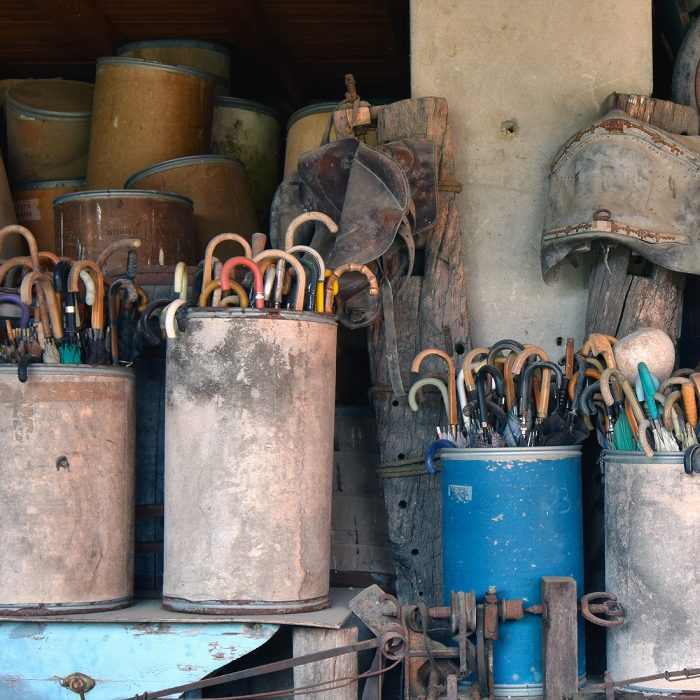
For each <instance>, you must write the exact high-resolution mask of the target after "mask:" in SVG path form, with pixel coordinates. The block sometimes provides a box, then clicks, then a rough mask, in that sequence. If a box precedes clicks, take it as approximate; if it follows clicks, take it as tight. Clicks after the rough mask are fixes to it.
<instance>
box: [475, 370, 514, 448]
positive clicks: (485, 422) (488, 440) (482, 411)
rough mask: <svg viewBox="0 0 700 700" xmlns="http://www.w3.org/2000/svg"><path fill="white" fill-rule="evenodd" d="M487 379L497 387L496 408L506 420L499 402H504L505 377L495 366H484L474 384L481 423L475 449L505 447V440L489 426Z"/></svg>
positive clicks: (477, 374)
mask: <svg viewBox="0 0 700 700" xmlns="http://www.w3.org/2000/svg"><path fill="white" fill-rule="evenodd" d="M486 377H490V378H491V379H492V380H493V382H494V385H495V389H496V396H497V398H498V401H497V402H496V403H495V406H496V408H498V409H500V412H501V414H502V415H503V418H504V419H505V414H504V413H503V409H502V408H501V407H500V406H499V403H498V402H499V401H503V394H504V387H503V376H502V375H501V373H500V372H499V371H498V369H496V367H495V366H494V365H489V364H486V365H484V366H483V367H482V368H481V369H480V370H479V371H478V372H477V373H476V375H475V377H474V383H475V385H476V398H477V405H478V410H479V418H480V423H479V425H478V427H477V435H476V444H475V447H481V446H484V445H487V446H489V447H504V446H505V444H506V443H505V440H504V439H503V437H502V436H501V435H500V434H499V433H498V431H497V430H494V429H493V427H492V426H491V425H490V424H489V416H488V406H487V401H486Z"/></svg>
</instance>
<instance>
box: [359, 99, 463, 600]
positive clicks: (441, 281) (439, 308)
mask: <svg viewBox="0 0 700 700" xmlns="http://www.w3.org/2000/svg"><path fill="white" fill-rule="evenodd" d="M377 136H378V140H379V142H380V143H386V142H388V141H394V140H396V139H401V138H409V137H412V138H427V139H429V140H430V141H432V142H433V143H434V144H435V148H436V166H437V173H438V182H439V192H438V217H437V221H436V223H435V225H434V226H433V227H432V228H431V229H430V230H429V231H428V232H427V233H426V234H425V235H421V238H420V240H417V241H416V243H417V247H418V248H419V250H420V249H422V250H423V253H424V257H425V265H424V268H423V273H422V276H421V275H414V276H413V277H411V278H410V279H409V280H408V283H407V285H406V288H405V291H404V292H403V294H402V295H401V296H400V297H399V298H398V299H396V301H395V304H394V315H395V320H396V324H395V325H396V339H397V346H398V354H399V368H400V371H401V379H402V382H403V386H404V388H405V389H406V391H407V390H408V387H410V385H411V384H412V382H413V381H414V380H415V376H412V375H411V372H410V367H411V362H412V361H413V358H414V357H415V356H416V355H417V354H418V352H420V351H421V350H423V349H424V348H427V347H437V348H440V349H442V350H444V351H445V352H447V353H448V354H449V355H450V356H452V357H453V358H454V360H455V363H456V364H457V365H458V366H459V365H460V364H461V357H462V355H463V353H464V352H465V351H466V350H468V349H469V322H468V314H467V297H466V280H465V273H464V263H463V259H462V236H461V229H460V224H459V213H458V211H457V204H456V202H455V193H456V192H458V191H459V184H458V183H456V182H454V170H455V168H454V152H453V147H452V142H451V135H450V128H449V125H448V121H447V101H446V100H445V99H443V98H437V97H425V98H421V99H414V100H404V101H402V102H395V103H393V104H390V105H386V106H385V107H383V108H382V110H381V112H380V115H379V118H378V128H377ZM368 344H369V355H370V370H371V380H372V386H373V390H372V403H373V407H374V412H375V416H376V419H377V436H378V441H379V448H380V458H381V460H382V462H383V463H394V462H401V461H402V460H410V459H411V458H416V457H421V456H422V455H423V454H424V451H425V449H426V448H427V446H428V445H429V444H430V443H431V442H432V441H433V440H434V439H436V434H435V426H437V425H440V424H441V423H444V419H443V418H442V417H441V416H442V409H441V404H440V402H439V399H438V398H437V397H434V396H430V397H427V399H426V401H424V402H423V403H422V404H421V409H420V411H418V412H417V413H413V412H412V411H411V409H410V407H409V405H408V402H407V400H406V397H405V396H401V397H395V396H394V395H393V392H392V390H391V381H390V376H389V363H388V359H387V346H386V328H385V324H384V323H383V320H382V319H381V318H379V319H378V320H377V321H375V323H374V324H373V326H372V327H371V328H370V333H369V337H368ZM425 365H426V366H425V369H423V368H421V370H422V372H425V373H430V372H444V371H445V367H444V363H442V365H441V364H440V363H438V362H435V361H434V360H432V359H430V358H429V360H428V361H426V363H425ZM383 491H384V502H385V505H386V509H387V520H388V524H389V539H390V542H391V546H392V552H393V555H394V561H395V563H396V566H397V582H396V588H397V595H398V598H399V600H400V601H401V602H402V603H406V602H417V601H420V600H422V601H424V602H425V603H427V604H428V605H441V604H442V602H443V601H442V541H441V536H440V534H441V517H442V515H441V512H442V511H441V507H440V484H439V480H438V478H437V477H429V476H426V475H425V474H423V475H419V474H416V475H412V476H398V477H396V478H390V479H389V478H387V479H383Z"/></svg>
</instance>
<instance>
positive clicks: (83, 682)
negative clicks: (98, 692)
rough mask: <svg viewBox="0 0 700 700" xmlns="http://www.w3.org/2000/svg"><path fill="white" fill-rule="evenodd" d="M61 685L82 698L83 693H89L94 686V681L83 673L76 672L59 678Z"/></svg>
mask: <svg viewBox="0 0 700 700" xmlns="http://www.w3.org/2000/svg"><path fill="white" fill-rule="evenodd" d="M61 685H62V686H63V687H64V688H68V690H72V691H73V692H74V693H76V694H77V695H80V698H81V700H83V699H84V698H85V693H89V692H90V691H91V690H92V689H93V688H94V687H95V681H94V680H93V679H92V678H90V676H86V675H85V674H84V673H78V672H76V673H71V674H70V675H69V676H66V677H65V678H61Z"/></svg>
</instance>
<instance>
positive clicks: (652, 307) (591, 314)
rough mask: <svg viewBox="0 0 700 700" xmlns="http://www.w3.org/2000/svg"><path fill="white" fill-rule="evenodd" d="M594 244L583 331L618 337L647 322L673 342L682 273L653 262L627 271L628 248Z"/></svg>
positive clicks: (678, 327)
mask: <svg viewBox="0 0 700 700" xmlns="http://www.w3.org/2000/svg"><path fill="white" fill-rule="evenodd" d="M596 248H597V257H596V262H595V264H594V266H593V270H592V272H591V276H590V282H589V286H588V309H587V312H586V335H588V334H590V333H594V332H595V333H606V334H608V335H614V336H616V337H618V338H621V337H623V336H625V335H627V334H628V333H632V332H633V331H635V330H637V328H642V327H645V326H650V327H652V328H660V329H661V330H663V331H665V332H666V333H667V334H668V335H669V336H670V338H671V340H673V342H674V343H675V342H676V341H677V340H678V336H679V335H680V331H681V321H682V315H683V291H684V289H685V275H684V274H683V273H681V272H673V271H672V270H667V269H665V268H663V267H659V266H658V265H654V264H653V263H648V264H647V265H644V266H643V268H644V269H643V270H641V271H639V272H638V273H635V272H634V271H630V258H631V256H632V251H631V250H630V249H629V248H625V247H623V246H614V245H613V246H611V245H603V244H596ZM640 272H641V274H640Z"/></svg>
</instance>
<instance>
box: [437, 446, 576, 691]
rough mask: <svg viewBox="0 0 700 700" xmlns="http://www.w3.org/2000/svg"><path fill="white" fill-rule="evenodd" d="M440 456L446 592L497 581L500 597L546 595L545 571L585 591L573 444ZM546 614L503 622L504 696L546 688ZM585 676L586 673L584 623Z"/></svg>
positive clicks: (499, 659)
mask: <svg viewBox="0 0 700 700" xmlns="http://www.w3.org/2000/svg"><path fill="white" fill-rule="evenodd" d="M441 461H442V509H443V510H442V518H443V520H442V522H443V534H442V537H443V569H444V579H445V597H446V600H447V601H448V604H449V599H450V591H470V590H473V591H474V592H475V593H476V596H477V598H480V597H482V596H483V595H484V593H486V591H487V589H488V587H489V586H496V590H497V591H498V595H499V597H503V598H522V599H523V602H524V604H525V607H527V606H529V605H535V604H538V603H539V602H540V598H541V595H540V586H541V582H540V579H541V578H542V576H571V577H573V578H574V579H575V580H576V583H577V587H578V595H582V594H583V515H582V503H581V501H582V498H581V450H580V448H579V447H578V446H572V447H569V446H567V447H535V448H503V449H447V450H442V452H441ZM541 626H542V621H541V619H540V618H539V617H536V616H534V615H528V616H526V617H525V618H524V619H523V620H520V621H518V622H513V623H507V624H504V625H502V626H501V627H500V628H499V632H498V633H499V638H498V640H497V641H496V642H495V643H494V685H495V695H496V697H527V696H540V695H542V632H541ZM578 647H579V675H580V676H583V675H584V674H585V658H584V637H583V623H582V622H581V623H580V624H579V645H578Z"/></svg>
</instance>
